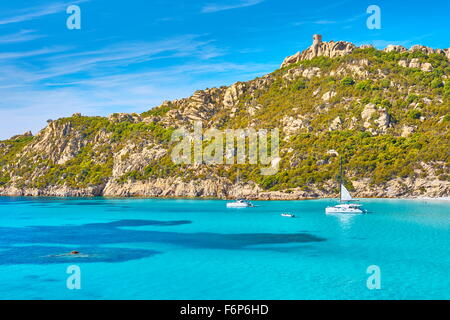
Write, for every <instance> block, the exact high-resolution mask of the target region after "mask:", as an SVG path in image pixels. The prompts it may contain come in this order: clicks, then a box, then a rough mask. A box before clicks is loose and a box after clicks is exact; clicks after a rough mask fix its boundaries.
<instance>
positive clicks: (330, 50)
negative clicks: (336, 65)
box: [281, 34, 356, 68]
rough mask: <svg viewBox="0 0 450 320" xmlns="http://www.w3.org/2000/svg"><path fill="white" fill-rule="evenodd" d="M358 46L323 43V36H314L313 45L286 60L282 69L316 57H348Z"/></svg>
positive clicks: (341, 43) (343, 42) (344, 42)
mask: <svg viewBox="0 0 450 320" xmlns="http://www.w3.org/2000/svg"><path fill="white" fill-rule="evenodd" d="M355 48H356V46H355V45H354V44H353V43H350V42H346V41H337V42H334V41H330V42H322V36H321V35H318V34H315V35H314V36H313V44H312V45H311V46H310V47H309V48H308V49H306V50H305V51H303V52H297V53H296V54H294V55H293V56H290V57H287V58H286V59H284V61H283V63H282V64H281V67H282V68H283V67H285V66H288V65H290V64H293V63H297V62H299V61H302V60H310V59H312V58H315V57H319V56H325V57H329V58H334V57H338V56H343V55H346V54H348V53H350V52H352V51H353V50H354V49H355Z"/></svg>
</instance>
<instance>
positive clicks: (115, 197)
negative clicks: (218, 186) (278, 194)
mask: <svg viewBox="0 0 450 320" xmlns="http://www.w3.org/2000/svg"><path fill="white" fill-rule="evenodd" d="M1 198H30V199H34V198H46V199H51V198H55V199H67V200H75V199H76V200H81V199H111V200H126V199H136V200H145V199H148V200H196V201H197V200H200V201H202V200H204V201H208V200H215V201H233V200H236V199H235V198H214V197H165V196H161V197H146V196H129V197H123V196H101V195H99V196H94V195H92V196H49V195H38V196H30V195H4V194H1V195H0V199H1ZM244 198H245V197H244ZM249 200H250V201H309V200H336V201H338V198H337V197H321V198H319V197H317V198H299V199H267V198H251V199H249ZM358 200H420V201H427V200H428V201H450V197H435V198H434V197H424V196H417V197H363V198H355V201H358Z"/></svg>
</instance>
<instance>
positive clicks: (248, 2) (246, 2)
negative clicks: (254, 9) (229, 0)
mask: <svg viewBox="0 0 450 320" xmlns="http://www.w3.org/2000/svg"><path fill="white" fill-rule="evenodd" d="M263 1H264V0H241V1H238V2H235V3H234V4H228V5H227V4H217V3H215V4H214V3H211V4H207V5H206V6H204V7H203V8H202V13H212V12H218V11H225V10H231V9H238V8H244V7H251V6H254V5H257V4H259V3H261V2H263Z"/></svg>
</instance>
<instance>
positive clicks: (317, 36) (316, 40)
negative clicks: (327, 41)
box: [313, 34, 322, 47]
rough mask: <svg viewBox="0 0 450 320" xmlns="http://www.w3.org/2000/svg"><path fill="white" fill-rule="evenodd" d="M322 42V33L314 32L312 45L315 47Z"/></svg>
mask: <svg viewBox="0 0 450 320" xmlns="http://www.w3.org/2000/svg"><path fill="white" fill-rule="evenodd" d="M321 43H322V35H321V34H315V35H313V46H314V47H316V46H318V45H320V44H321Z"/></svg>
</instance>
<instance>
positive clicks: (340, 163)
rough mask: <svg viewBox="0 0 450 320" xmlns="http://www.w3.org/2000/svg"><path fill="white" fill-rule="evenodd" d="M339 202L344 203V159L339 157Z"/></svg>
mask: <svg viewBox="0 0 450 320" xmlns="http://www.w3.org/2000/svg"><path fill="white" fill-rule="evenodd" d="M339 167H340V168H339V202H342V183H343V179H342V157H339Z"/></svg>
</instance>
